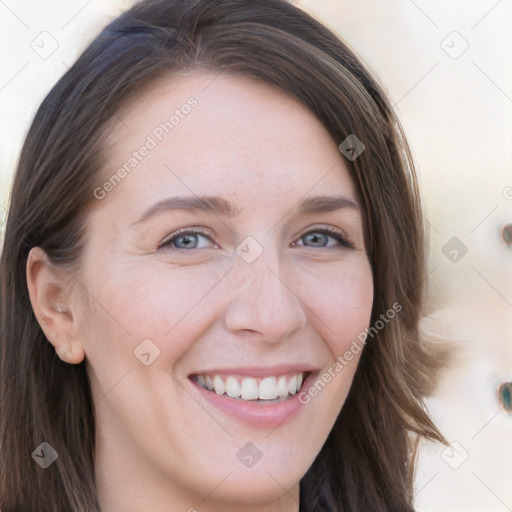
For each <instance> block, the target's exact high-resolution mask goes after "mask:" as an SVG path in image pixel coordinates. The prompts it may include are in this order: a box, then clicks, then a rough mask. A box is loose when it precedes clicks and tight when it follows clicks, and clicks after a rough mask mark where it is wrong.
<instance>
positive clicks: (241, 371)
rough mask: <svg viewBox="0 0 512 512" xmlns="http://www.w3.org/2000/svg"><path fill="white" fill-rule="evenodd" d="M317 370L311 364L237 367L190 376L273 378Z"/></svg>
mask: <svg viewBox="0 0 512 512" xmlns="http://www.w3.org/2000/svg"><path fill="white" fill-rule="evenodd" d="M316 370H317V368H316V367H314V366H312V365H311V364H309V363H304V364H303V363H293V364H280V365H273V366H237V367H232V368H214V369H209V370H206V369H205V370H200V371H197V372H193V373H191V374H190V375H243V376H244V377H256V378H258V377H272V376H279V375H285V374H287V373H294V372H296V373H298V372H314V371H316Z"/></svg>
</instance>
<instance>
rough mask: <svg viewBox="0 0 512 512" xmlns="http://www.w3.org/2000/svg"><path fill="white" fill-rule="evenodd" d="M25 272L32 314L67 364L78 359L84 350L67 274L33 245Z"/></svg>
mask: <svg viewBox="0 0 512 512" xmlns="http://www.w3.org/2000/svg"><path fill="white" fill-rule="evenodd" d="M26 276H27V287H28V293H29V297H30V302H31V304H32V309H33V311H34V315H35V316H36V319H37V321H38V323H39V325H40V327H41V329H42V330H43V332H44V334H45V336H46V338H47V339H48V341H49V342H50V343H51V344H52V345H53V347H54V348H55V351H56V353H57V355H58V356H59V357H60V358H61V359H62V360H63V361H65V362H66V363H69V364H78V363H80V362H82V361H83V359H84V355H85V353H84V347H83V344H82V342H81V339H80V336H79V332H78V325H77V323H76V320H75V319H76V315H74V314H73V310H72V308H73V303H72V301H71V300H70V298H71V296H72V295H71V286H72V282H71V280H70V279H69V275H67V273H66V272H65V271H64V270H63V269H61V268H59V267H58V266H56V265H54V264H53V263H52V262H51V261H50V259H49V258H48V255H47V254H46V252H45V251H44V250H43V249H41V248H40V247H33V248H32V249H31V250H30V252H29V255H28V258H27V266H26Z"/></svg>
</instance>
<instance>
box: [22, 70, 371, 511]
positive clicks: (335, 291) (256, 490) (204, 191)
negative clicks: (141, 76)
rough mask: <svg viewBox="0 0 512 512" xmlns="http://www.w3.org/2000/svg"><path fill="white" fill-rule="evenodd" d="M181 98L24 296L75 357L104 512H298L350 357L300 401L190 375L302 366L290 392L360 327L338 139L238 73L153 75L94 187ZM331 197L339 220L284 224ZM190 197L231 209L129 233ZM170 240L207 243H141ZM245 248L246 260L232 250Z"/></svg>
mask: <svg viewBox="0 0 512 512" xmlns="http://www.w3.org/2000/svg"><path fill="white" fill-rule="evenodd" d="M208 84H209V85H208ZM207 85H208V87H207V88H205V87H206V86H207ZM190 96H194V97H195V98H196V99H197V102H198V104H197V106H196V107H195V108H193V109H192V110H191V111H190V113H189V114H188V115H187V116H186V117H184V118H183V119H180V121H179V124H177V125H176V126H174V129H173V130H172V132H170V133H168V134H165V136H164V137H163V140H162V141H161V142H159V143H158V144H157V145H156V147H154V148H152V149H151V150H150V151H149V153H148V154H147V155H146V156H145V157H144V158H143V159H142V160H141V161H140V162H139V163H138V164H137V166H136V167H135V168H134V169H133V170H132V171H131V172H130V173H129V175H127V176H126V177H124V179H123V180H121V181H120V182H119V183H117V184H116V186H115V188H114V189H113V190H111V191H110V192H109V193H108V194H107V195H106V197H105V198H103V199H101V200H97V199H94V200H93V201H94V203H93V205H92V209H91V210H90V212H89V214H88V218H87V232H86V233H87V235H86V236H87V243H86V248H85V253H84V255H83V260H82V262H81V266H80V267H79V268H78V269H76V270H74V271H72V272H71V273H70V272H68V271H65V270H63V269H60V268H57V267H55V266H53V265H51V264H50V263H49V262H48V260H47V258H46V255H45V253H44V252H43V251H42V250H41V249H40V248H35V249H32V251H31V253H30V255H29V259H28V262H27V281H28V287H29V293H30V298H31V301H32V305H33V308H34V312H35V314H36V316H37V318H38V321H39V323H40V325H41V326H42V328H43V330H44V332H45V334H46V336H47V338H48V340H49V341H50V342H51V343H52V344H53V345H54V347H55V349H56V351H57V353H58V354H59V355H60V356H61V358H62V359H63V360H64V361H66V362H67V363H69V364H76V363H79V362H80V361H82V360H83V359H84V358H85V360H86V365H87V371H88V374H89V377H90V381H91V389H92V395H93V400H94V407H95V412H96V418H95V421H96V428H97V441H96V458H95V470H96V479H97V490H98V496H99V501H100V505H101V510H102V512H121V511H122V512H136V511H142V510H151V511H154V512H169V511H171V512H181V511H182V512H186V511H190V512H191V511H194V510H197V511H198V512H213V511H219V510H222V511H224V512H231V511H233V512H234V511H236V512H257V511H258V512H262V511H273V512H278V511H279V512H296V511H298V509H299V503H298V502H299V481H300V479H301V478H302V477H303V475H304V473H305V472H306V471H307V469H308V468H309V467H310V465H311V464H312V462H313V460H314V459H315V457H316V455H317V454H318V452H319V450H320V449H321V447H322V445H323V443H324V442H325V440H326V438H327V436H328V434H329V432H330V430H331V429H332V426H333V424H334V421H335V419H336V417H337V415H338V413H339V411H340V409H341V407H342V405H343V403H344V401H345V398H346V396H347V394H348V391H349V389H350V385H351V383H352V379H353V376H354V373H355V370H356V367H357V362H358V359H359V357H360V354H356V355H355V356H354V359H353V360H352V361H351V363H350V364H349V365H347V366H346V367H345V368H344V369H343V371H341V372H339V373H338V374H337V375H336V377H335V378H333V379H332V380H331V382H329V383H328V385H326V386H325V388H324V389H323V390H322V391H320V392H319V393H318V394H317V395H316V396H315V397H314V398H312V399H311V400H309V401H308V403H307V404H302V403H300V402H298V401H297V397H298V393H296V394H293V395H292V394H288V395H287V396H286V397H285V396H283V398H282V399H281V401H279V402H277V403H269V400H268V399H265V398H261V399H259V400H256V399H253V400H243V399H242V398H232V397H229V396H227V395H226V394H224V395H223V396H221V395H219V394H218V393H216V392H215V391H210V390H206V389H204V388H203V387H201V386H200V385H199V384H198V382H197V378H196V376H197V375H203V376H204V377H206V376H209V377H211V378H213V377H214V375H215V374H218V375H219V376H220V377H221V378H222V379H224V381H226V379H227V378H228V376H230V375H231V376H234V377H235V380H237V382H238V383H239V384H240V383H242V382H243V379H244V378H253V379H254V380H255V381H256V385H257V386H259V384H260V383H261V381H262V380H263V379H264V378H268V377H270V378H271V377H272V376H276V377H278V378H279V377H280V376H281V377H285V378H286V379H287V380H286V382H287V383H289V382H290V381H291V380H292V379H293V378H295V377H294V376H296V375H297V374H298V373H299V372H302V371H304V372H308V373H306V377H307V379H306V380H305V382H304V384H303V387H302V388H301V390H300V391H305V390H306V391H307V389H309V387H310V386H311V385H312V384H313V382H314V381H315V380H316V379H318V377H320V376H321V375H322V374H323V373H325V371H326V370H327V369H328V368H329V367H330V366H331V365H332V363H333V362H334V360H335V359H336V357H337V356H338V355H339V354H342V353H344V352H345V351H346V350H347V349H348V348H349V347H350V344H351V342H352V341H353V340H354V339H355V338H356V337H357V335H358V334H359V333H360V332H361V331H362V330H363V329H364V328H365V327H367V326H368V324H369V322H370V315H371V307H372V302H373V281H372V271H371V267H370V263H369V261H368V255H367V252H366V249H365V243H364V227H363V226H364V224H363V216H362V209H361V207H360V202H359V200H358V197H357V193H356V189H355V186H354V184H353V182H352V180H351V179H350V176H349V173H348V170H347V167H346V164H345V162H344V160H343V156H342V155H341V154H340V152H339V151H338V148H337V145H336V143H335V142H334V141H333V140H332V138H331V137H330V136H329V134H328V133H327V131H326V130H325V128H324V127H323V126H322V124H321V123H320V122H319V121H318V119H317V118H316V117H315V116H314V115H313V114H312V113H311V112H310V111H309V110H308V109H307V108H306V107H304V106H303V105H302V104H300V103H299V102H297V101H296V100H294V99H292V98H291V97H289V96H286V95H284V94H283V93H281V92H278V91H276V90H274V89H272V88H270V87H269V86H266V85H262V84H261V83H258V82H255V81H252V80H250V79H248V78H243V77H240V76H224V75H221V76H219V77H217V78H216V79H215V80H214V81H213V82H212V77H211V76H208V75H205V74H202V73H200V72H198V71H196V72H189V73H185V74H181V75H177V76H174V77H171V78H169V77H165V78H163V79H160V80H158V81H157V82H156V83H154V84H152V85H151V86H150V90H146V91H144V94H143V95H142V97H141V98H139V99H138V100H137V101H135V102H132V103H131V104H130V105H127V106H125V107H124V109H123V110H122V111H121V112H120V114H119V116H118V119H116V120H115V122H113V124H112V129H111V130H110V131H109V134H108V138H107V139H106V140H105V147H106V148H108V151H107V152H106V155H107V162H106V165H105V168H104V170H103V181H100V182H101V183H104V182H105V181H106V180H108V179H109V178H110V176H112V174H113V173H114V172H115V171H116V170H117V169H118V168H120V167H122V166H123V164H124V163H125V162H126V161H127V159H128V158H129V157H130V155H131V154H132V153H133V151H135V150H137V149H138V148H140V147H141V145H142V144H143V143H144V142H145V140H146V138H147V136H148V135H149V134H151V133H152V132H153V130H154V129H155V127H156V126H158V125H159V123H160V122H162V121H164V120H167V119H169V115H170V114H168V113H169V112H170V113H172V111H173V110H174V109H175V108H178V107H180V106H181V105H183V104H184V103H186V101H187V98H189V97H190ZM335 194H336V195H339V196H343V197H344V198H345V201H344V202H343V203H342V207H341V208H338V209H335V210H332V211H324V212H309V213H299V212H298V206H299V204H300V203H301V202H302V201H304V200H305V199H308V198H311V197H313V196H321V195H329V196H333V195H335ZM203 195H208V196H220V197H221V198H224V199H226V200H229V201H230V202H233V203H234V206H235V207H236V208H237V209H238V210H239V212H238V215H236V216H233V217H229V216H227V215H224V214H223V213H221V212H215V213H214V212H213V211H211V210H208V211H194V212H193V211H190V210H174V211H173V210H164V209H160V210H159V211H158V212H157V213H155V214H154V215H152V216H150V217H148V218H146V219H145V220H143V221H140V222H138V221H139V219H140V218H141V216H142V215H143V214H144V212H146V211H147V210H148V209H149V208H151V206H153V205H154V204H155V203H157V202H158V201H161V200H163V199H168V198H171V197H176V196H192V197H194V198H195V197H196V196H203ZM180 228H190V229H192V228H194V229H197V230H201V231H203V232H204V233H205V235H201V234H200V235H194V234H189V235H188V237H187V236H184V235H183V234H182V235H181V238H180V237H178V238H174V240H173V241H170V242H169V243H168V244H167V245H166V246H162V247H160V248H159V246H160V245H161V244H162V243H163V242H166V241H169V239H170V238H171V235H172V234H173V233H174V232H175V231H177V230H178V229H180ZM321 228H332V229H334V230H337V231H338V232H341V233H342V234H343V236H344V237H345V238H346V239H347V240H348V241H349V242H350V244H351V245H352V247H345V246H344V245H342V244H341V243H340V242H339V241H337V240H336V238H334V237H333V236H332V235H331V234H327V235H325V234H322V233H321V232H320V233H319V232H318V229H321ZM307 233H310V234H308V235H307V236H304V235H305V234H307ZM247 237H252V239H254V241H256V243H255V242H254V241H253V240H252V239H250V243H251V244H252V245H250V246H244V245H243V244H242V246H241V247H242V248H244V249H245V250H246V252H247V251H248V254H250V255H252V256H254V255H257V257H255V259H254V260H253V261H251V262H250V263H248V262H247V261H246V260H245V259H244V258H243V257H242V256H241V254H243V252H240V250H239V251H238V252H237V247H238V248H239V249H240V244H241V242H242V241H244V240H245V239H246V238H247ZM260 248H261V251H262V252H261V254H259V249H260ZM255 251H256V252H255ZM145 339H150V340H151V342H149V344H146V345H144V346H143V347H144V349H143V350H142V352H143V353H144V354H146V355H145V356H143V358H144V357H145V358H146V360H148V359H149V358H150V357H151V358H153V357H154V355H155V354H156V352H155V350H159V351H160V354H159V356H158V357H157V358H156V359H154V361H153V362H152V363H151V364H149V365H147V366H146V365H145V364H143V363H142V362H141V361H140V360H139V359H138V358H137V357H135V355H134V350H135V352H137V347H138V346H139V345H140V343H141V342H142V340H145ZM146 343H148V342H146ZM156 347H158V349H156ZM148 354H149V355H148ZM308 375H309V376H308ZM270 380H272V379H270ZM251 382H252V381H251ZM294 382H295V381H294ZM247 385H248V384H247ZM235 387H236V386H235ZM248 387H250V386H249V385H248ZM258 389H259V390H260V391H261V388H258ZM285 392H286V391H285ZM294 392H295V390H294ZM247 443H252V445H248V446H246V444H247ZM243 447H244V448H243ZM241 449H242V452H239V451H240V450H241ZM244 450H245V451H244ZM247 450H248V452H247ZM237 454H238V456H237ZM258 454H260V455H261V458H260V459H259V460H257V461H256V462H255V463H254V464H252V462H251V461H252V457H253V456H256V457H255V458H257V456H258ZM244 456H245V459H244Z"/></svg>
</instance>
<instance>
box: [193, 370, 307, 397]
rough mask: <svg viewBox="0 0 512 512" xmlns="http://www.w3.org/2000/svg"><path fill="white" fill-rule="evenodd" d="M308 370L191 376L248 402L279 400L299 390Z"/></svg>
mask: <svg viewBox="0 0 512 512" xmlns="http://www.w3.org/2000/svg"><path fill="white" fill-rule="evenodd" d="M307 375H308V372H302V371H300V372H294V373H288V374H286V375H276V376H267V377H264V378H255V377H243V376H238V375H203V374H198V375H192V376H191V378H192V380H193V381H195V382H196V383H197V384H198V385H199V386H201V387H202V388H204V389H206V390H208V391H211V392H214V393H216V394H217V395H220V396H223V395H226V396H228V397H230V398H234V399H238V400H245V401H249V402H270V403H275V402H280V401H283V400H287V399H288V398H290V397H292V396H293V395H295V394H296V393H297V392H298V391H300V389H301V387H302V385H303V382H304V380H305V378H306V377H307Z"/></svg>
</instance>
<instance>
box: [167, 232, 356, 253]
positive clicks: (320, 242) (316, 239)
mask: <svg viewBox="0 0 512 512" xmlns="http://www.w3.org/2000/svg"><path fill="white" fill-rule="evenodd" d="M319 235H320V236H319ZM200 237H204V238H206V239H207V240H209V241H210V242H211V243H213V244H214V245H215V246H216V247H218V245H217V244H215V243H214V242H213V240H212V239H211V238H210V236H209V235H207V234H206V233H204V232H202V231H199V230H194V229H189V228H187V229H180V230H179V231H176V232H175V233H173V234H172V236H171V237H169V238H167V239H166V240H165V241H164V242H163V243H162V244H160V246H159V249H169V250H176V249H182V250H183V249H185V250H192V249H204V248H205V247H207V245H204V244H203V245H200V244H199V242H198V240H199V238H200ZM329 238H330V239H332V240H335V241H336V242H337V244H334V247H336V246H338V247H339V246H342V247H346V248H348V249H353V248H354V245H353V244H352V243H351V242H350V241H348V240H347V239H346V238H345V236H344V235H343V233H342V232H341V231H338V230H337V229H334V228H326V227H324V228H315V229H311V230H309V231H307V232H306V233H304V234H303V235H302V236H301V237H300V239H299V240H305V241H307V242H308V243H313V245H308V246H307V247H317V248H320V249H323V248H325V249H329V248H333V247H332V246H329V245H327V244H328V243H329ZM292 245H293V246H297V245H298V244H297V242H293V244H292ZM301 245H305V244H304V243H303V244H301Z"/></svg>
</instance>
